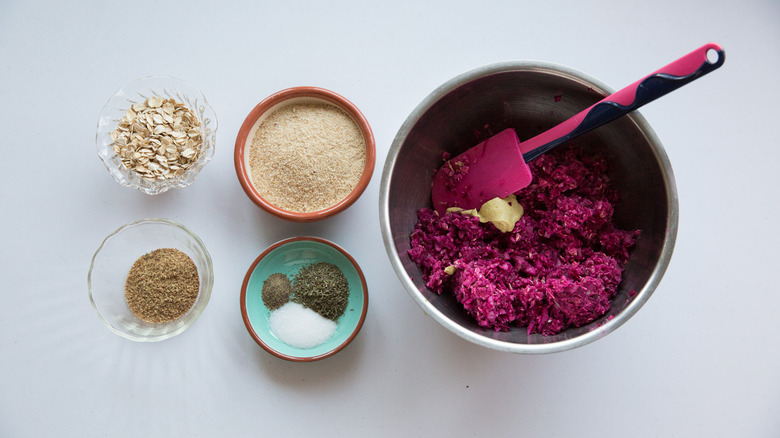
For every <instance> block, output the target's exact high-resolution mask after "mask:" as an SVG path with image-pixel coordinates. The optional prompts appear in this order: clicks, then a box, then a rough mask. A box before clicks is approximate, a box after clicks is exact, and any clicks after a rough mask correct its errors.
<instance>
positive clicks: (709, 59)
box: [706, 49, 720, 64]
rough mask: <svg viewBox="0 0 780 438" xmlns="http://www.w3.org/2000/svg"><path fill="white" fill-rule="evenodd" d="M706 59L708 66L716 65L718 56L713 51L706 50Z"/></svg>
mask: <svg viewBox="0 0 780 438" xmlns="http://www.w3.org/2000/svg"><path fill="white" fill-rule="evenodd" d="M706 58H707V62H708V63H709V64H717V62H718V59H719V58H720V54H719V53H718V51H717V50H715V49H709V50H707V54H706Z"/></svg>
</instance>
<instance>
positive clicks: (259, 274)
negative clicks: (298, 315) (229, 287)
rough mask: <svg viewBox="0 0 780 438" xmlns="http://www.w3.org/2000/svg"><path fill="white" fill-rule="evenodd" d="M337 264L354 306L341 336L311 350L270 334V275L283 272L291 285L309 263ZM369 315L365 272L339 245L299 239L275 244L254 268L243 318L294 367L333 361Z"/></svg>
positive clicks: (245, 289)
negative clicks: (266, 297) (266, 294)
mask: <svg viewBox="0 0 780 438" xmlns="http://www.w3.org/2000/svg"><path fill="white" fill-rule="evenodd" d="M317 262H326V263H331V264H333V265H336V266H337V267H338V268H339V269H341V271H342V272H343V273H344V276H345V277H346V278H347V282H348V283H349V301H348V303H347V308H346V310H345V311H344V314H343V315H341V317H340V318H339V319H338V321H337V323H338V324H337V327H336V332H335V333H334V334H333V336H331V337H330V339H328V340H327V341H325V343H323V344H321V345H319V346H317V347H313V348H307V349H301V348H296V347H292V346H290V345H287V344H286V343H284V342H282V341H281V340H280V339H279V338H277V337H276V335H275V334H274V333H273V332H272V331H271V329H270V323H269V318H270V316H271V311H270V310H269V309H268V308H267V307H266V306H265V304H263V300H262V297H261V291H262V288H263V283H264V282H265V280H266V279H267V278H268V276H269V275H271V274H274V273H277V272H278V273H282V274H285V275H287V276H288V277H289V278H290V279H291V280H292V278H293V277H294V276H295V275H296V274H297V273H298V271H299V270H300V269H301V268H302V267H304V266H306V265H309V264H312V263H317ZM367 310H368V287H367V286H366V278H365V277H364V276H363V271H361V270H360V266H358V264H357V262H356V261H355V259H354V258H352V256H350V255H349V254H348V253H347V252H346V251H344V249H342V248H341V247H339V246H338V245H336V244H334V243H332V242H329V241H327V240H325V239H320V238H318V237H293V238H290V239H286V240H282V241H281V242H277V243H275V244H273V245H271V246H270V247H269V248H268V249H266V250H265V251H263V253H262V254H260V256H259V257H257V259H255V261H254V262H253V263H252V265H251V266H250V267H249V270H248V271H247V273H246V276H245V277H244V283H243V284H242V285H241V315H242V316H243V318H244V324H246V329H247V331H248V332H249V334H250V335H251V336H252V338H254V340H255V341H256V342H257V343H258V344H259V345H260V346H261V347H263V348H264V349H265V350H266V351H268V352H269V353H271V354H273V355H274V356H276V357H279V358H282V359H286V360H290V361H294V362H312V361H315V360H320V359H324V358H326V357H329V356H332V355H334V354H336V353H338V352H339V351H341V350H342V349H344V347H346V346H347V345H349V343H350V342H352V340H353V339H355V336H357V334H358V332H359V331H360V328H361V327H362V326H363V321H365V319H366V312H367Z"/></svg>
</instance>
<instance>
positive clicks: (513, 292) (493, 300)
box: [408, 148, 639, 335]
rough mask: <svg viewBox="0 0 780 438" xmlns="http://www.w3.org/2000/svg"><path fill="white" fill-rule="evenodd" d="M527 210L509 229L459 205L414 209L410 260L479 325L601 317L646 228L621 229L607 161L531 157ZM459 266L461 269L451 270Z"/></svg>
mask: <svg viewBox="0 0 780 438" xmlns="http://www.w3.org/2000/svg"><path fill="white" fill-rule="evenodd" d="M529 167H530V168H531V172H532V174H533V175H534V180H533V181H532V183H531V185H529V186H528V187H526V188H525V189H523V190H521V191H520V192H518V193H517V194H516V195H517V199H518V201H519V202H520V204H521V205H522V206H523V208H524V209H525V214H524V215H523V217H522V218H520V221H518V222H517V224H516V225H515V228H514V229H513V230H512V231H511V232H509V233H501V232H500V231H498V230H497V229H496V228H495V226H493V225H492V224H490V223H485V224H481V223H480V222H479V219H477V218H475V217H473V216H468V215H464V214H459V213H450V214H446V215H444V216H438V215H437V214H436V213H435V212H434V211H433V210H431V209H427V208H425V209H421V210H420V211H419V212H418V213H417V218H418V220H417V224H416V226H415V229H414V232H413V233H412V236H411V249H410V250H409V252H408V254H409V256H410V258H411V260H412V261H413V262H414V263H416V264H417V265H418V266H419V267H420V268H421V270H422V273H423V280H424V281H425V282H426V286H428V288H430V289H431V290H432V291H434V292H436V293H438V294H441V293H451V294H453V295H454V296H455V298H456V299H457V300H458V302H460V303H461V304H462V305H463V307H464V309H465V310H466V311H467V312H468V313H469V314H470V315H471V316H473V317H474V318H475V319H476V321H477V323H478V324H479V325H480V326H482V327H489V328H493V329H494V330H496V331H505V330H509V329H510V328H511V327H512V326H519V327H527V330H528V333H529V334H531V333H541V334H543V335H553V334H556V333H560V332H561V331H563V330H565V329H566V328H568V327H579V326H582V325H585V324H588V323H590V322H592V321H594V320H596V319H597V318H599V317H601V316H602V315H604V314H605V313H606V312H607V311H608V310H609V307H610V302H611V300H612V298H613V297H614V295H615V292H616V291H617V286H618V284H620V281H621V277H622V268H623V265H624V264H625V262H626V260H628V249H629V248H630V247H631V246H632V245H633V244H634V241H635V239H636V236H637V235H638V234H639V231H623V230H619V229H616V228H615V226H614V225H613V222H612V215H613V212H614V208H613V205H614V203H615V202H616V201H617V194H616V192H615V191H614V190H612V189H611V188H610V187H609V179H608V177H607V175H606V172H607V162H606V160H605V159H604V158H603V157H593V156H589V155H586V154H584V153H583V152H582V151H581V150H579V149H576V148H571V149H567V150H559V151H553V152H551V153H548V154H545V155H542V156H540V157H539V158H537V159H536V160H534V161H532V162H531V163H529ZM451 265H454V266H455V267H456V270H455V272H454V273H453V274H452V275H449V274H447V273H445V272H444V269H445V268H447V267H448V266H451Z"/></svg>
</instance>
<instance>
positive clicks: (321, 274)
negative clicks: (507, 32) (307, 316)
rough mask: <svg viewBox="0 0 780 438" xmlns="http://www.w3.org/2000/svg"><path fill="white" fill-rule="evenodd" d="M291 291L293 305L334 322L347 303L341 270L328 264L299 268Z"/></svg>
mask: <svg viewBox="0 0 780 438" xmlns="http://www.w3.org/2000/svg"><path fill="white" fill-rule="evenodd" d="M292 289H293V298H292V301H293V302H294V303H298V304H301V305H302V306H304V307H308V308H310V309H312V310H314V311H315V312H317V313H319V314H320V315H322V316H324V317H325V318H328V319H331V320H334V321H335V320H337V319H338V318H339V317H340V316H341V315H342V314H343V313H344V310H346V308H347V302H348V301H349V284H348V283H347V278H346V277H344V273H343V272H341V269H339V268H338V267H337V266H336V265H333V264H330V263H324V262H320V263H314V264H311V265H308V266H305V267H303V268H301V270H300V272H298V275H296V276H295V279H294V280H293V285H292Z"/></svg>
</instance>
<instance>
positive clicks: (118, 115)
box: [95, 76, 217, 195]
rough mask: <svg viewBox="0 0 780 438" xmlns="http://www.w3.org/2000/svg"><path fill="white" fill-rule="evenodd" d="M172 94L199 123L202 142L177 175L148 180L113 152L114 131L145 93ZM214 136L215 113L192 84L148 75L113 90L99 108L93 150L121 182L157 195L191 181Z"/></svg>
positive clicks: (206, 157)
mask: <svg viewBox="0 0 780 438" xmlns="http://www.w3.org/2000/svg"><path fill="white" fill-rule="evenodd" d="M152 96H159V97H165V98H172V99H175V100H177V101H178V102H181V103H183V104H184V105H186V106H187V107H188V108H189V109H190V110H192V112H193V113H194V114H195V116H196V117H197V118H198V120H199V121H200V124H201V134H202V137H203V145H202V147H201V148H202V149H201V152H200V156H199V157H198V159H197V161H196V162H195V163H194V164H193V165H192V166H190V167H189V168H188V169H187V170H186V171H185V172H184V173H183V174H181V176H178V177H175V178H171V179H166V180H149V179H146V178H143V177H141V175H140V174H138V173H137V172H135V171H134V170H130V169H128V168H126V167H125V166H124V165H123V164H122V161H121V160H120V158H119V157H118V156H117V154H116V153H115V152H114V148H113V146H114V140H113V139H112V138H111V132H112V131H114V130H115V129H116V127H117V125H118V124H119V121H120V120H121V119H122V116H123V115H124V114H125V111H127V110H128V109H129V108H130V106H131V105H132V104H134V103H137V102H143V101H144V100H146V99H147V98H149V97H152ZM216 136H217V115H216V113H215V112H214V109H213V108H211V106H210V105H209V104H208V102H207V101H206V97H205V96H204V95H203V93H202V92H201V91H200V89H199V88H198V87H196V86H195V85H193V84H191V83H189V82H186V81H182V80H181V79H176V78H173V77H170V76H149V77H145V78H141V79H137V80H135V81H133V82H130V83H129V84H127V85H125V86H124V87H122V88H121V89H119V91H117V92H116V93H115V94H114V95H113V96H111V98H110V99H108V102H107V103H106V105H105V106H104V107H103V109H102V110H101V111H100V118H99V119H98V124H97V135H96V136H95V142H96V143H97V152H98V156H99V157H100V159H101V160H102V161H103V164H104V165H105V166H106V169H108V172H109V173H110V174H111V176H112V177H114V179H115V180H116V181H117V182H118V183H119V184H122V185H123V186H128V187H132V188H135V189H138V190H140V191H142V192H144V193H146V194H147V195H157V194H160V193H163V192H165V191H167V190H169V189H173V188H178V187H186V186H188V185H190V184H192V183H193V181H195V178H196V177H197V176H198V173H199V172H200V171H201V169H203V167H204V166H205V165H206V164H207V163H208V162H209V161H211V158H212V157H213V156H214V145H215V142H216Z"/></svg>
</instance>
